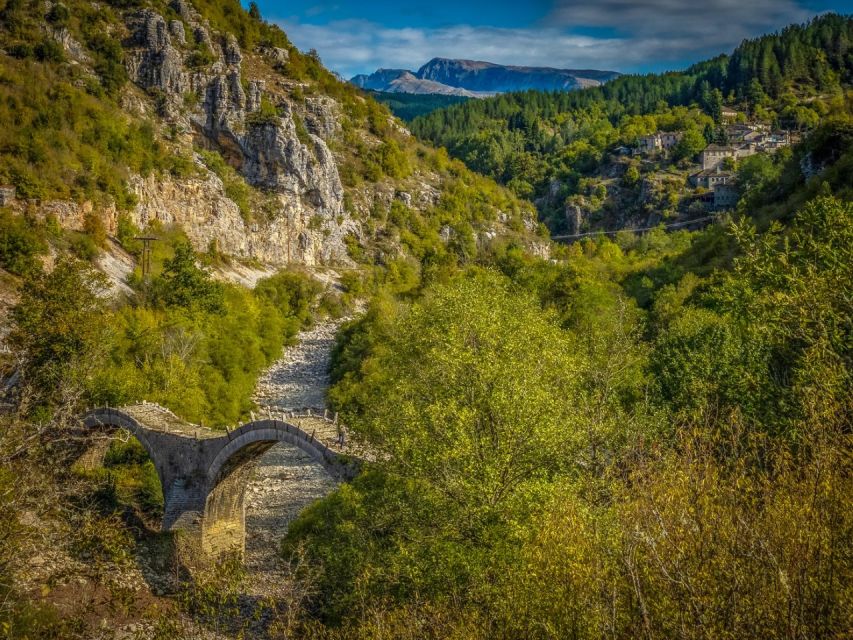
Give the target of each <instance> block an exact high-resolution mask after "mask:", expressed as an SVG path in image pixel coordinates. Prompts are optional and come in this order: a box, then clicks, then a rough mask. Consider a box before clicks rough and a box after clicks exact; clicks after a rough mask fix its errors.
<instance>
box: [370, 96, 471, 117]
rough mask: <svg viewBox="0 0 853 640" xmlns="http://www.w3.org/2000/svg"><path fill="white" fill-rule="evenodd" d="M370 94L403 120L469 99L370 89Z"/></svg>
mask: <svg viewBox="0 0 853 640" xmlns="http://www.w3.org/2000/svg"><path fill="white" fill-rule="evenodd" d="M370 95H371V96H373V98H374V99H375V100H376V101H377V102H381V103H382V104H384V105H387V106H388V108H389V109H391V112H392V113H393V114H394V115H395V116H397V117H398V118H400V119H401V120H405V121H406V122H411V121H412V120H414V119H415V118H417V117H418V116H423V115H426V114H428V113H432V112H433V111H435V110H436V109H443V108H445V107H450V106H452V105H454V104H460V103H463V102H467V101H468V100H469V98H465V97H463V96H444V95H440V94H425V95H421V94H412V93H387V92H384V91H371V92H370Z"/></svg>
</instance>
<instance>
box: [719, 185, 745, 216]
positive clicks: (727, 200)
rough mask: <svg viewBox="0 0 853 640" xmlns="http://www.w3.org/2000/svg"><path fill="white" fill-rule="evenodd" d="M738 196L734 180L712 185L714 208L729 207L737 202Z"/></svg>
mask: <svg viewBox="0 0 853 640" xmlns="http://www.w3.org/2000/svg"><path fill="white" fill-rule="evenodd" d="M739 198H740V193H739V192H738V188H737V184H736V183H735V182H734V181H729V182H728V183H726V184H718V185H717V186H716V187H714V208H715V209H718V210H719V209H731V208H732V207H734V206H735V205H736V204H737V201H738V199H739Z"/></svg>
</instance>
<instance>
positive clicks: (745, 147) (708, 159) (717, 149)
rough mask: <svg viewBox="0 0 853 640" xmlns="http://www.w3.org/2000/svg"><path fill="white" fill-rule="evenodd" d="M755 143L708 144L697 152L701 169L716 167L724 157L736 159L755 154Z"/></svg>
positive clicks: (721, 162)
mask: <svg viewBox="0 0 853 640" xmlns="http://www.w3.org/2000/svg"><path fill="white" fill-rule="evenodd" d="M756 150H757V145H756V144H755V143H752V142H750V143H747V144H739V145H719V144H709V145H708V146H707V147H705V149H704V150H703V151H702V153H701V154H699V162H700V163H701V164H702V169H703V170H707V169H716V168H717V167H719V166H720V165H721V164H723V160H725V159H726V158H732V159H735V160H736V159H738V158H745V157H747V156H751V155H753V154H755V152H756Z"/></svg>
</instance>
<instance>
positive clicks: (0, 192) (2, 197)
mask: <svg viewBox="0 0 853 640" xmlns="http://www.w3.org/2000/svg"><path fill="white" fill-rule="evenodd" d="M14 201H15V187H12V186H9V185H4V186H0V207H6V206H8V205H10V204H12V202H14Z"/></svg>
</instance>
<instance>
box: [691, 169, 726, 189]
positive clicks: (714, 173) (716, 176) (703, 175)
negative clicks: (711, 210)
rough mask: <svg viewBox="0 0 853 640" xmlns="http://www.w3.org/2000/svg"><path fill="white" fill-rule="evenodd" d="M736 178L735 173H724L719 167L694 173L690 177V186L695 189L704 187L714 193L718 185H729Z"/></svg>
mask: <svg viewBox="0 0 853 640" xmlns="http://www.w3.org/2000/svg"><path fill="white" fill-rule="evenodd" d="M734 178H735V174H734V173H733V172H731V171H724V170H723V169H722V168H721V167H720V166H717V167H716V168H714V169H705V170H703V171H700V172H699V173H694V174H693V175H692V176H690V184H692V185H693V186H694V187H703V188H705V189H708V190H711V191H713V190H714V188H715V187H716V186H717V185H720V184H728V183H729V182H731V181H732V180H734Z"/></svg>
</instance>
